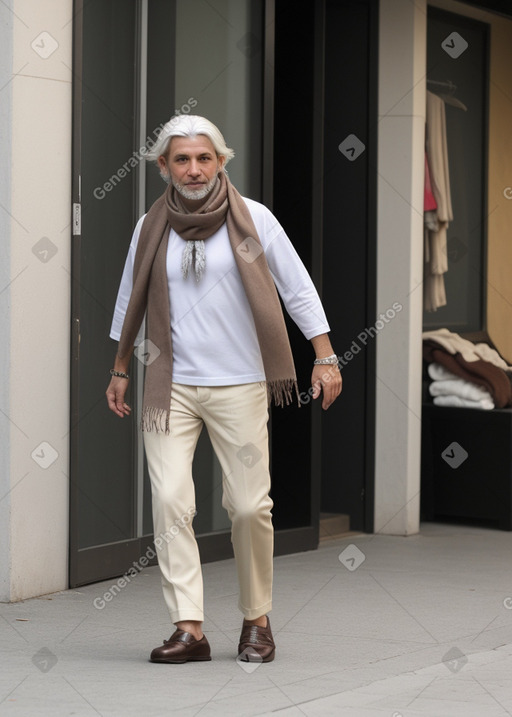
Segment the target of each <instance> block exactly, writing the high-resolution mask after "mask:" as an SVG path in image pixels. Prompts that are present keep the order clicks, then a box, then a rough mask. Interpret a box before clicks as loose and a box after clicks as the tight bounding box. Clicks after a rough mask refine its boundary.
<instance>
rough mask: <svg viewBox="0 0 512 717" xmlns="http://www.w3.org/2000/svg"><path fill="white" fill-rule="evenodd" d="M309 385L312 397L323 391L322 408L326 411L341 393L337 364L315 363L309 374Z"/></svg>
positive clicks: (316, 396) (340, 380)
mask: <svg viewBox="0 0 512 717" xmlns="http://www.w3.org/2000/svg"><path fill="white" fill-rule="evenodd" d="M311 385H312V387H313V398H318V397H319V396H320V394H321V393H322V391H323V393H324V398H323V401H322V408H323V409H324V411H327V409H328V408H329V406H330V405H331V404H333V403H334V401H335V400H336V399H337V398H338V396H339V395H340V393H341V387H342V379H341V373H340V370H339V368H338V366H337V365H332V364H316V365H314V366H313V373H312V374H311Z"/></svg>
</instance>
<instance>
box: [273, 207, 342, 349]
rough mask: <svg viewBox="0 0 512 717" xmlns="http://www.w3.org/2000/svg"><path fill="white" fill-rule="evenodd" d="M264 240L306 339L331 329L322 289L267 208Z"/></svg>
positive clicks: (281, 289) (277, 281)
mask: <svg viewBox="0 0 512 717" xmlns="http://www.w3.org/2000/svg"><path fill="white" fill-rule="evenodd" d="M264 236H265V240H264V241H262V244H263V248H264V250H265V256H266V258H267V262H268V266H269V269H270V273H271V274H272V277H273V279H274V281H275V284H276V287H277V290H278V292H279V295H280V297H281V299H282V300H283V304H284V305H285V308H286V311H287V312H288V314H289V315H290V316H291V318H292V319H293V321H294V322H295V323H296V324H297V326H298V327H299V329H300V330H301V331H302V333H303V334H304V336H305V337H306V339H312V338H313V337H314V336H318V335H319V334H326V333H328V332H329V331H330V327H329V324H328V322H327V317H326V315H325V311H324V308H323V306H322V302H321V301H320V297H319V296H318V292H317V290H316V288H315V285H314V284H313V281H312V279H311V277H310V275H309V273H308V270H307V269H306V267H305V266H304V264H303V263H302V260H301V258H300V256H299V255H298V254H297V252H296V250H295V247H294V246H293V244H292V243H291V241H290V239H289V238H288V236H287V235H286V233H285V231H284V229H283V227H282V226H281V225H280V224H279V222H278V221H277V219H276V218H275V217H274V215H273V214H272V213H271V212H270V211H269V210H268V209H267V211H266V216H265V232H264Z"/></svg>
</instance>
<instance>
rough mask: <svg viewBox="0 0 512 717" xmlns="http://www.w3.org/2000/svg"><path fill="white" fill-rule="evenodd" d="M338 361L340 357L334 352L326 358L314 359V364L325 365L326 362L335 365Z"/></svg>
mask: <svg viewBox="0 0 512 717" xmlns="http://www.w3.org/2000/svg"><path fill="white" fill-rule="evenodd" d="M337 363H338V357H337V356H336V354H332V355H331V356H326V357H325V358H321V359H315V360H314V361H313V364H314V365H315V366H324V365H326V364H331V365H333V366H334V365H335V364H337Z"/></svg>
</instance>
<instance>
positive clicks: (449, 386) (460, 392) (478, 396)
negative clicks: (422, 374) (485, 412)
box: [428, 378, 494, 408]
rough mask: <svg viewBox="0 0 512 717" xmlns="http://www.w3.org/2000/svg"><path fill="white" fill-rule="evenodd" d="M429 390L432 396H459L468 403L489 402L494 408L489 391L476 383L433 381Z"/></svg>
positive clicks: (458, 379) (457, 380)
mask: <svg viewBox="0 0 512 717" xmlns="http://www.w3.org/2000/svg"><path fill="white" fill-rule="evenodd" d="M428 390H429V393H430V395H431V396H458V397H459V398H464V399H466V400H468V401H487V402H490V403H492V407H493V408H494V401H493V400H492V396H491V394H490V393H489V391H486V390H485V388H482V387H481V386H477V385H476V384H475V383H471V382H470V381H464V379H463V378H454V379H453V380H447V381H433V382H432V383H431V384H430V386H429V387H428Z"/></svg>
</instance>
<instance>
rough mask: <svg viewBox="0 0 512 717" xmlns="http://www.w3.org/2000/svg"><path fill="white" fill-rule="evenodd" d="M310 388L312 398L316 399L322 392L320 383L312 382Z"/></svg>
mask: <svg viewBox="0 0 512 717" xmlns="http://www.w3.org/2000/svg"><path fill="white" fill-rule="evenodd" d="M312 388H313V394H312V395H313V398H318V397H319V395H320V394H321V392H322V383H321V381H314V382H313V383H312Z"/></svg>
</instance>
